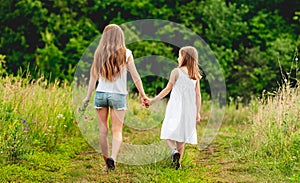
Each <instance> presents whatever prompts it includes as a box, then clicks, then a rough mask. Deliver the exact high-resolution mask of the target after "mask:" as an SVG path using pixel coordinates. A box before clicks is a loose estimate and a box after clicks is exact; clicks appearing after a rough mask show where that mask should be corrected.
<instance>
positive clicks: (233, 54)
mask: <svg viewBox="0 0 300 183" xmlns="http://www.w3.org/2000/svg"><path fill="white" fill-rule="evenodd" d="M299 6H300V4H299V2H298V1H294V0H267V1H265V0H264V1H263V0H258V1H246V0H234V1H225V0H202V1H195V0H190V1H179V0H178V1H170V0H160V1H150V0H147V1H139V0H133V1H121V0H107V1H105V2H101V1H87V0H64V1H60V0H49V1H41V0H20V1H15V0H5V1H4V0H2V1H1V5H0V10H1V11H0V32H1V34H0V54H2V55H5V56H6V58H5V60H6V64H5V67H6V68H7V73H14V74H16V73H17V71H18V69H19V68H20V67H21V68H23V70H26V69H27V68H29V70H30V73H31V74H32V75H33V77H39V73H42V74H43V75H45V76H46V77H47V78H50V80H51V81H55V79H56V78H58V79H60V80H64V81H69V82H71V81H72V80H73V75H74V72H75V69H76V64H77V63H78V61H79V59H80V57H81V56H82V53H83V52H84V50H85V49H86V48H87V46H88V45H89V44H90V43H91V42H92V41H93V40H94V39H95V38H96V37H98V36H99V35H100V34H101V32H102V30H103V28H104V27H105V26H106V25H107V24H109V23H116V24H120V23H124V22H128V21H132V20H139V19H146V18H147V19H163V20H169V21H174V22H176V23H179V24H182V25H184V26H186V27H188V28H190V29H191V30H193V31H194V32H196V33H197V34H198V35H200V36H201V37H202V38H203V39H204V40H205V41H206V42H207V43H208V44H209V45H210V47H211V49H212V50H213V51H214V53H215V55H216V57H217V59H218V60H219V63H220V65H221V66H222V68H223V71H224V75H225V78H226V84H227V89H228V93H229V95H230V96H232V97H237V96H243V97H244V98H249V97H250V96H251V95H252V94H259V93H260V92H261V91H262V90H264V89H275V88H276V87H277V86H278V82H280V81H281V79H282V74H283V75H285V74H289V75H291V76H292V77H295V73H296V72H295V68H297V65H296V64H298V67H299V63H298V62H296V64H295V62H294V61H293V60H295V58H296V57H297V55H296V54H297V51H296V50H297V47H299V45H300V36H299V33H300V26H299V18H298V16H299V12H296V10H297V8H298V9H299ZM132 50H133V52H134V55H135V57H136V58H138V57H141V56H144V55H151V54H156V55H162V56H166V57H169V58H171V59H174V61H176V56H177V51H178V49H174V48H172V47H171V46H170V45H167V44H163V43H162V44H158V45H157V46H153V42H150V41H149V42H147V41H141V42H139V43H136V44H134V49H132ZM279 63H280V65H281V66H282V68H283V72H282V73H281V72H280V69H279ZM3 67H4V66H3ZM146 85H147V84H146ZM202 87H203V88H204V89H205V90H209V86H208V85H203V86H202ZM146 88H147V87H146ZM148 88H150V87H148Z"/></svg>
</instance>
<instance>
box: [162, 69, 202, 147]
mask: <svg viewBox="0 0 300 183" xmlns="http://www.w3.org/2000/svg"><path fill="white" fill-rule="evenodd" d="M177 69H178V78H177V80H176V82H175V84H174V86H173V89H172V91H171V95H170V99H169V102H168V104H167V108H166V113H165V118H164V121H163V124H162V129H161V134H160V138H161V139H170V140H175V141H178V142H185V143H190V144H197V131H196V114H197V112H196V110H197V108H196V92H195V87H196V80H193V79H190V78H189V76H188V75H187V74H186V73H185V72H184V71H182V70H181V69H179V68H177Z"/></svg>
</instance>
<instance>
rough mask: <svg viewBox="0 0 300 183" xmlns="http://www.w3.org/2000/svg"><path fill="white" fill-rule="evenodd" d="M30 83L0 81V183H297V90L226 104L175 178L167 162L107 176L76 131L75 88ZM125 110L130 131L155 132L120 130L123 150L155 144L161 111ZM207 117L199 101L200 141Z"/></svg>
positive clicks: (135, 105) (121, 167)
mask: <svg viewBox="0 0 300 183" xmlns="http://www.w3.org/2000/svg"><path fill="white" fill-rule="evenodd" d="M29 78H30V77H25V78H24V77H13V76H3V77H1V78H0V83H1V84H0V96H1V97H2V100H1V101H0V157H1V159H0V163H1V166H0V182H300V129H299V128H300V103H299V101H300V88H299V87H297V86H296V87H290V85H288V84H286V85H283V86H282V87H281V88H280V89H279V90H278V91H276V92H273V91H269V93H267V92H266V93H264V94H263V95H262V96H261V97H260V98H258V99H253V100H252V101H251V102H250V104H249V105H242V104H239V103H238V104H237V103H236V102H233V101H232V102H230V103H229V104H228V106H227V107H226V114H225V117H224V121H223V124H222V126H221V128H220V130H219V133H218V135H217V136H216V138H215V139H214V141H213V142H212V144H210V145H209V146H208V147H207V148H206V149H204V150H202V151H200V150H199V149H198V147H197V146H193V145H186V149H185V152H184V158H183V162H182V168H181V169H179V170H175V169H174V168H173V167H171V166H170V163H171V162H170V158H169V156H168V157H166V158H164V159H162V160H159V161H156V162H153V163H149V164H143V165H129V164H126V163H118V164H117V168H116V170H115V171H110V172H104V171H102V169H103V167H104V163H103V159H102V156H101V154H99V153H98V151H97V150H96V149H95V148H94V147H93V146H92V145H91V144H90V143H89V142H88V140H87V139H86V138H85V137H84V136H83V134H82V132H81V131H80V128H79V125H80V123H81V121H78V120H77V118H76V110H74V109H75V108H76V106H75V107H74V104H73V102H72V87H71V86H69V85H67V84H64V83H60V82H55V83H48V82H47V80H45V79H44V78H43V77H41V78H40V79H38V80H32V79H29ZM130 103H131V104H132V105H131V110H130V112H128V114H126V115H127V116H126V119H127V120H128V121H132V123H131V125H133V126H134V125H141V124H138V123H139V122H140V120H137V119H145V120H146V121H148V122H149V123H147V124H156V123H157V124H156V125H155V127H153V128H151V129H148V130H136V129H135V128H133V126H130V125H125V126H124V130H123V133H124V134H123V138H124V143H132V144H149V143H151V142H156V141H160V139H159V133H160V125H161V122H160V121H159V120H161V119H162V116H159V115H158V114H159V112H163V111H164V110H165V109H164V106H165V105H162V106H160V107H157V109H156V110H157V111H156V113H157V114H153V113H151V112H149V111H147V110H145V109H142V106H141V105H140V104H139V100H138V97H136V96H132V97H131V99H130ZM209 115H210V103H209V101H203V104H202V108H201V116H202V121H201V123H200V124H199V125H197V131H198V139H200V138H201V134H202V132H203V129H204V128H205V125H206V123H207V121H208V118H209ZM149 116H150V117H149ZM151 116H152V117H151ZM95 117H96V116H95ZM95 120H96V119H95ZM157 121H158V122H157ZM133 122H134V123H133ZM145 128H147V126H145Z"/></svg>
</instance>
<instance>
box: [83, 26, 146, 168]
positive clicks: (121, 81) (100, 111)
mask: <svg viewBox="0 0 300 183" xmlns="http://www.w3.org/2000/svg"><path fill="white" fill-rule="evenodd" d="M127 70H128V71H129V72H130V74H131V77H132V79H133V81H134V83H135V85H136V87H137V89H138V91H139V93H140V96H141V99H142V101H146V100H148V98H147V97H146V95H145V92H144V89H143V85H142V81H141V78H140V76H139V74H138V72H137V70H136V67H135V64H134V60H133V56H132V52H131V51H130V50H129V49H127V48H126V47H125V40H124V33H123V31H122V29H121V28H120V27H119V26H118V25H115V24H110V25H108V26H106V27H105V28H104V31H103V34H102V36H101V39H100V41H99V44H98V47H97V49H96V51H95V53H94V61H93V64H92V67H91V70H90V80H89V86H88V91H87V96H86V98H84V99H83V103H84V104H86V103H88V102H89V100H90V97H91V95H92V92H93V90H94V89H95V85H96V82H97V81H98V85H97V88H96V95H95V100H94V106H95V109H96V111H97V117H98V120H99V131H100V148H101V151H102V154H103V158H104V161H105V163H106V167H105V169H106V170H107V169H109V170H114V169H115V166H116V164H115V162H116V158H117V154H118V152H119V149H120V146H121V143H122V127H123V121H124V116H125V111H126V95H127V94H128V92H127V89H126V83H127V78H126V77H127ZM109 111H110V116H111V121H112V136H113V139H112V155H111V156H110V155H109V151H108V149H109V145H108V126H109V125H108V114H109Z"/></svg>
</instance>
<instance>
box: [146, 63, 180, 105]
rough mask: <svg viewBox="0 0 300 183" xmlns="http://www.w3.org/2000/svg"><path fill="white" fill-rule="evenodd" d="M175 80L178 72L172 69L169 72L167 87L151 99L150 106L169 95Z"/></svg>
mask: <svg viewBox="0 0 300 183" xmlns="http://www.w3.org/2000/svg"><path fill="white" fill-rule="evenodd" d="M177 78H178V71H177V70H176V69H174V70H173V71H172V72H171V75H170V80H169V82H168V84H167V86H166V87H165V88H164V89H163V90H162V91H161V92H160V93H159V94H158V95H157V96H156V97H154V98H153V99H151V100H150V105H152V104H153V103H155V102H157V101H159V100H161V99H163V98H164V97H165V96H166V95H168V94H169V93H170V91H171V90H172V88H173V86H174V84H175V82H176V80H177Z"/></svg>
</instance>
